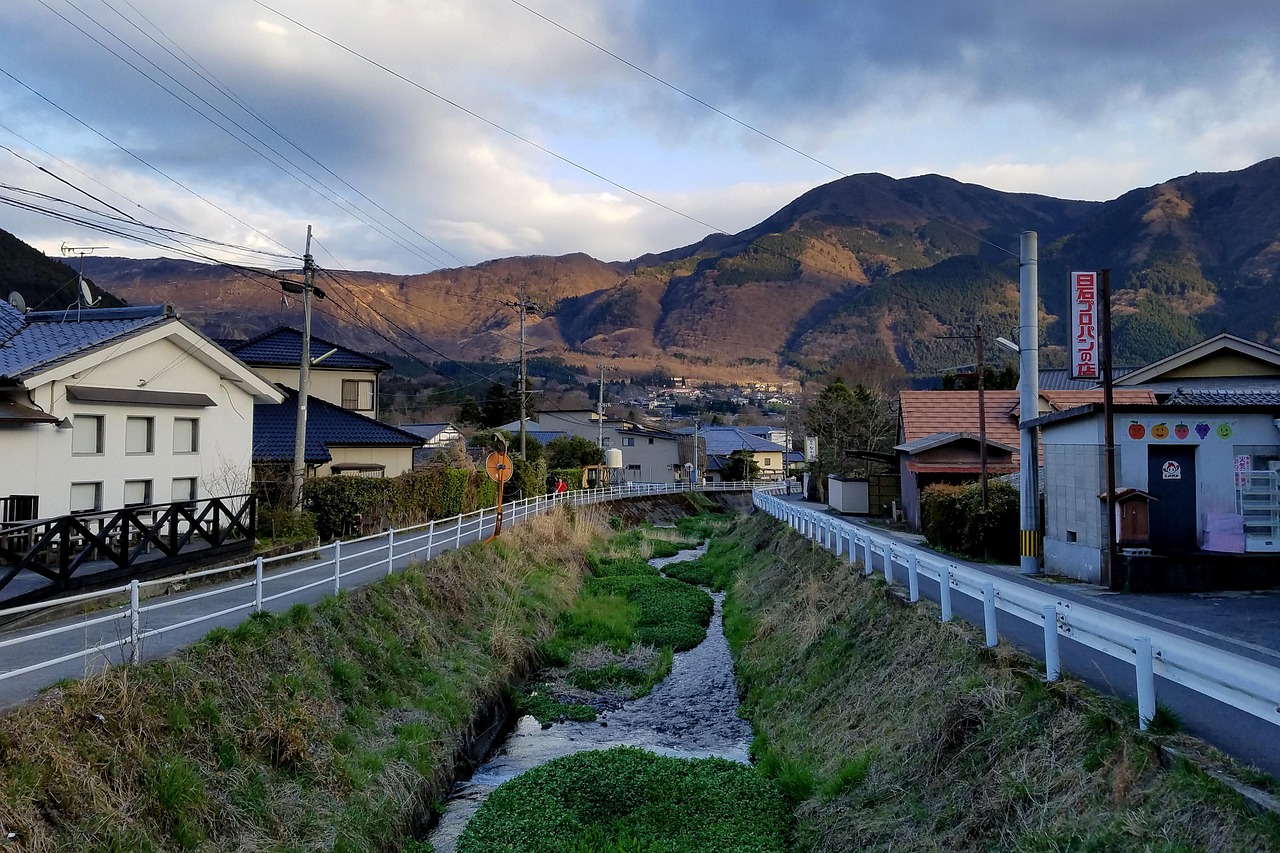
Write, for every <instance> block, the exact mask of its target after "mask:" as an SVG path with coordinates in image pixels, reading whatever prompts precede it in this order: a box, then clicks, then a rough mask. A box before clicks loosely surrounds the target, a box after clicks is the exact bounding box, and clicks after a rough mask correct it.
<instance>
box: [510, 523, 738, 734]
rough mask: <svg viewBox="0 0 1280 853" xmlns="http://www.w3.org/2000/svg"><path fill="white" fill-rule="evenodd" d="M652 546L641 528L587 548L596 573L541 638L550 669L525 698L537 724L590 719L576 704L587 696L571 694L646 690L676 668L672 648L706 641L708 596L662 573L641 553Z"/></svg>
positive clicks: (542, 658)
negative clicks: (548, 631)
mask: <svg viewBox="0 0 1280 853" xmlns="http://www.w3.org/2000/svg"><path fill="white" fill-rule="evenodd" d="M649 546H650V540H649V539H648V536H647V531H646V530H642V529H639V528H637V529H632V530H628V531H623V532H620V533H616V534H614V535H613V536H612V537H611V538H610V539H609V540H607V541H605V542H602V543H599V544H598V545H597V546H596V547H595V548H593V549H592V550H591V551H589V552H588V553H587V556H586V561H587V566H588V569H589V571H590V574H591V576H590V577H589V578H588V579H587V582H586V583H585V585H584V587H583V589H582V593H581V595H579V596H578V598H577V599H576V600H575V601H574V602H573V604H572V606H570V607H569V608H568V609H566V610H565V611H564V612H562V613H561V614H560V615H559V616H558V617H557V618H556V621H555V631H554V633H553V634H552V635H551V636H550V637H547V638H546V639H545V640H543V641H542V642H541V643H539V645H538V662H539V663H540V664H541V665H542V666H543V667H545V668H546V669H545V670H544V672H543V673H542V675H541V676H540V678H539V679H538V680H537V682H536V683H534V684H531V685H530V686H529V688H528V689H527V690H526V692H525V696H524V698H523V699H522V700H521V708H522V709H523V710H524V711H525V712H526V713H529V714H532V715H533V716H534V717H536V718H537V719H538V721H539V722H542V723H547V722H554V721H556V720H559V719H580V718H586V711H584V710H582V708H585V707H587V705H586V704H585V703H584V702H579V701H575V699H577V698H583V697H575V696H573V695H570V694H572V693H573V692H574V691H578V692H580V693H584V694H593V693H601V692H602V691H603V692H608V693H610V694H611V695H614V696H620V697H621V698H625V699H634V698H637V697H639V696H643V695H645V694H647V693H648V692H649V691H650V690H651V689H652V688H653V685H654V684H656V683H657V682H659V681H661V680H662V679H663V678H665V677H666V675H667V673H669V672H670V671H671V663H672V657H673V654H674V653H675V652H677V651H684V650H686V649H690V648H693V647H694V646H696V645H697V644H698V643H700V642H702V641H703V639H705V638H706V626H707V624H708V623H709V622H710V620H711V613H712V610H713V606H714V605H713V603H712V601H711V597H710V596H709V595H707V594H706V593H705V592H704V591H702V590H700V589H698V588H696V587H693V586H690V585H688V584H686V583H681V582H680V581H676V580H672V579H669V578H664V577H661V576H660V574H659V572H658V569H656V568H654V567H653V566H651V565H649V563H648V561H647V560H646V559H645V557H644V556H641V555H642V554H643V553H645V552H647V551H648V550H649ZM535 694H536V696H535ZM600 698H601V697H596V699H600ZM589 719H594V717H590V718H589Z"/></svg>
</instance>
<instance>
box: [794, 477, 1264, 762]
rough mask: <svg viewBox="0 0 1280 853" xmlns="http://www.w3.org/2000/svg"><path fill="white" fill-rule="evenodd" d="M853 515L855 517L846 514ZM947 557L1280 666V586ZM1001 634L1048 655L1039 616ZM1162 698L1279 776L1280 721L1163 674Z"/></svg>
mask: <svg viewBox="0 0 1280 853" xmlns="http://www.w3.org/2000/svg"><path fill="white" fill-rule="evenodd" d="M793 502H794V503H797V504H798V505H800V506H804V507H806V508H808V509H812V510H816V511H818V512H820V513H827V512H828V507H827V506H825V505H824V504H817V503H812V502H807V501H799V500H795V501H793ZM844 521H845V522H847V523H852V522H851V521H850V519H844ZM856 526H860V527H864V528H866V529H869V530H871V531H872V532H874V533H875V534H877V535H879V536H883V537H885V538H890V539H894V540H896V541H899V542H902V543H903V544H904V545H911V546H913V547H916V548H921V549H923V550H926V551H927V550H930V549H929V548H928V547H927V546H925V545H924V544H923V537H920V536H914V535H911V534H904V533H898V532H895V531H890V530H886V529H883V528H878V527H874V528H872V527H869V526H867V525H863V524H858V525H856ZM939 556H940V557H942V558H943V559H945V560H947V561H948V562H953V563H958V564H960V565H963V566H966V567H968V568H970V569H972V570H974V571H978V572H982V573H984V574H987V575H990V576H992V577H996V578H999V579H1000V581H1001V582H1002V583H1008V582H1013V583H1017V584H1021V585H1024V586H1027V587H1031V588H1035V589H1038V590H1040V591H1042V592H1046V593H1048V594H1051V595H1053V596H1056V597H1060V598H1063V599H1065V600H1070V601H1072V602H1074V603H1078V604H1081V605H1084V606H1086V607H1092V608H1095V609H1097V610H1101V611H1105V612H1108V613H1113V614H1115V615H1117V616H1122V617H1124V618H1127V619H1131V620H1133V621H1135V622H1140V623H1143V624H1146V625H1150V626H1152V627H1153V628H1159V629H1161V630H1164V631H1169V632H1171V633H1176V634H1179V635H1181V636H1184V637H1188V638H1190V639H1194V640H1196V641H1198V642H1201V643H1204V644H1205V645H1208V646H1212V647H1214V648H1219V649H1224V650H1227V651H1230V652H1233V653H1235V654H1238V655H1240V656H1242V657H1247V658H1252V659H1253V660H1257V661H1261V662H1263V663H1267V664H1269V665H1272V666H1275V667H1277V668H1278V669H1280V591H1274V590H1273V591H1269V592H1259V593H1218V594H1196V595H1133V594H1128V593H1112V592H1109V591H1106V590H1102V589H1100V588H1098V587H1095V586H1090V585H1088V584H1080V583H1075V582H1067V583H1063V582H1059V581H1057V580H1048V579H1045V578H1039V577H1027V576H1025V575H1022V574H1020V573H1019V572H1018V569H1017V567H1015V566H1003V565H994V564H989V563H974V562H968V561H965V560H957V559H955V558H954V557H952V556H951V555H943V554H939ZM873 563H874V568H875V570H876V571H878V572H881V573H883V571H884V566H883V557H882V556H880V555H875V557H874V559H873ZM905 579H906V572H905V570H904V569H903V568H902V567H901V566H897V567H896V568H895V580H896V581H898V582H899V583H905ZM919 580H920V594H921V596H922V597H925V598H929V599H930V600H932V601H937V600H938V597H939V595H938V584H937V582H936V581H932V580H930V579H929V578H927V577H925V576H924V575H923V574H921V575H920V576H919ZM952 609H953V612H954V614H955V616H956V617H957V618H961V619H964V620H965V621H967V622H970V623H972V624H974V625H982V624H983V613H982V602H981V600H979V599H974V598H970V597H969V596H967V595H954V594H953V595H952ZM998 625H999V631H1000V638H1001V639H1002V640H1003V641H1006V642H1009V643H1011V644H1013V645H1015V646H1017V647H1018V648H1020V649H1022V650H1024V651H1026V652H1027V653H1028V654H1031V655H1034V656H1035V657H1037V658H1038V659H1041V660H1043V657H1044V630H1043V627H1042V626H1041V624H1040V623H1038V622H1036V623H1033V622H1027V621H1024V620H1022V619H1019V618H1017V617H1015V616H1013V615H1012V614H1009V613H1005V612H1001V613H1000V614H999V617H998ZM1058 641H1059V648H1060V655H1061V662H1062V670H1063V672H1064V673H1067V674H1070V675H1072V676H1074V677H1076V678H1079V679H1081V680H1082V681H1084V682H1085V683H1087V684H1089V685H1090V686H1091V687H1093V688H1095V689H1097V690H1099V691H1101V692H1104V693H1108V694H1110V695H1113V696H1117V697H1120V698H1122V699H1126V700H1130V701H1136V699H1137V696H1136V690H1137V688H1136V681H1135V677H1134V670H1133V666H1132V664H1130V663H1128V662H1126V661H1120V660H1117V659H1116V658H1113V657H1111V656H1110V655H1106V654H1103V653H1101V652H1098V651H1096V650H1094V649H1092V648H1089V647H1088V646H1084V645H1081V644H1080V643H1077V642H1076V641H1074V640H1072V639H1071V638H1070V637H1067V636H1064V635H1059V639H1058ZM1156 698H1157V701H1158V702H1159V703H1160V704H1161V705H1164V706H1165V707H1167V708H1169V709H1171V710H1172V711H1174V713H1176V714H1177V715H1178V716H1179V717H1180V719H1181V720H1182V723H1183V726H1184V728H1185V729H1186V730H1187V731H1188V732H1190V733H1191V734H1193V735H1195V736H1197V737H1199V738H1201V739H1202V740H1204V741H1205V742H1207V743H1209V744H1211V745H1213V746H1216V747H1217V748H1219V749H1221V750H1222V751H1223V752H1226V753H1227V754H1229V755H1231V756H1232V757H1234V758H1236V759H1237V760H1238V761H1241V762H1243V763H1245V764H1252V765H1254V766H1255V767H1257V768H1258V769H1260V770H1262V771H1264V772H1266V773H1270V774H1271V775H1273V776H1277V777H1280V725H1277V724H1276V723H1271V722H1267V721H1265V720H1262V719H1259V718H1258V717H1256V716H1254V715H1252V714H1248V713H1245V712H1244V711H1240V710H1237V709H1236V708H1233V707H1231V706H1229V705H1224V704H1222V703H1220V702H1217V701H1215V700H1213V699H1209V698H1207V697H1205V696H1203V695H1201V694H1199V693H1196V692H1194V691H1191V690H1188V689H1187V688H1185V687H1182V686H1181V685H1178V684H1175V683H1173V682H1171V681H1168V680H1167V679H1164V678H1161V677H1159V676H1157V677H1156Z"/></svg>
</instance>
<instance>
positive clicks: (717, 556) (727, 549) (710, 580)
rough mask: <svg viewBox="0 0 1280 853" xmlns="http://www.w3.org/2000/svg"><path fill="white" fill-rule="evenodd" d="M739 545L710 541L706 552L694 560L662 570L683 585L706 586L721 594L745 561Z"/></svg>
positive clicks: (733, 542)
mask: <svg viewBox="0 0 1280 853" xmlns="http://www.w3.org/2000/svg"><path fill="white" fill-rule="evenodd" d="M746 558H747V553H746V552H745V550H744V548H743V546H742V544H741V543H739V542H737V541H735V540H733V539H726V538H719V539H712V540H711V543H710V544H709V545H708V546H707V552H706V553H705V554H703V555H702V556H701V557H699V558H697V559H696V560H686V561H684V562H680V563H671V564H670V565H667V566H665V567H664V568H663V571H664V572H666V574H667V577H671V578H675V579H676V580H682V581H684V582H685V583H691V584H697V585H698V586H706V587H710V588H711V589H713V590H715V591H716V592H723V591H724V590H725V589H726V588H728V585H729V584H730V583H731V582H732V581H733V576H734V573H735V572H736V571H737V570H738V567H739V566H741V565H742V563H743V562H744V561H745V560H746Z"/></svg>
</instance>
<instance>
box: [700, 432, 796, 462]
mask: <svg viewBox="0 0 1280 853" xmlns="http://www.w3.org/2000/svg"><path fill="white" fill-rule="evenodd" d="M698 437H699V438H702V439H705V440H706V443H707V453H708V454H715V455H719V456H728V455H729V454H730V453H733V452H734V451H735V450H750V451H753V452H761V451H772V450H776V451H778V452H782V450H783V447H782V445H780V444H774V443H773V442H772V441H766V440H765V439H763V438H760V437H759V436H758V435H752V434H751V433H749V432H744V431H743V430H740V429H738V428H737V427H705V428H703V429H700V430H698Z"/></svg>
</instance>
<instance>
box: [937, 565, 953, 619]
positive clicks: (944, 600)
mask: <svg viewBox="0 0 1280 853" xmlns="http://www.w3.org/2000/svg"><path fill="white" fill-rule="evenodd" d="M938 603H939V604H940V605H942V621H943V622H950V621H951V566H950V565H944V566H943V567H942V575H941V576H940V577H939V578H938Z"/></svg>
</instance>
